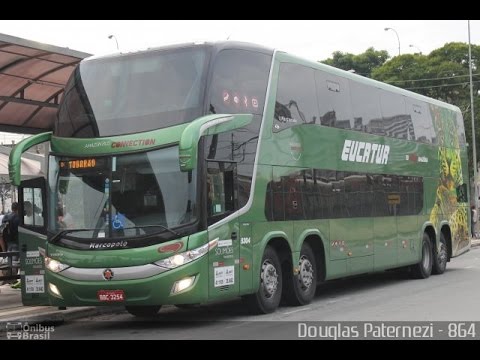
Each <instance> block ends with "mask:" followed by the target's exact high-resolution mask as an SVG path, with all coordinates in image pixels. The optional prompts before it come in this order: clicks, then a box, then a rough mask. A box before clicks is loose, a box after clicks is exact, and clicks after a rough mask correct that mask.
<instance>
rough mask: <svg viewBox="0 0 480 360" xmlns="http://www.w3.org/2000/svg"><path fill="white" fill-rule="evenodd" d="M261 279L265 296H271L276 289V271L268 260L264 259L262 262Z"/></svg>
mask: <svg viewBox="0 0 480 360" xmlns="http://www.w3.org/2000/svg"><path fill="white" fill-rule="evenodd" d="M260 278H261V281H262V287H263V292H264V293H265V296H266V297H267V298H270V297H272V296H273V295H274V294H275V292H276V291H277V286H278V273H277V269H276V268H275V266H274V265H273V264H272V263H271V261H270V260H268V259H267V260H265V261H264V262H263V264H262V272H261V276H260Z"/></svg>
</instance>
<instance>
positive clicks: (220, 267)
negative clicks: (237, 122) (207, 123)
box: [206, 161, 240, 299]
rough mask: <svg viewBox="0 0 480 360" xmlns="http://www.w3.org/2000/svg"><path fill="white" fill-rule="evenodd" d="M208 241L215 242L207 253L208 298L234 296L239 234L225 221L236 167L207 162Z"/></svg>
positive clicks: (234, 205) (231, 202)
mask: <svg viewBox="0 0 480 360" xmlns="http://www.w3.org/2000/svg"><path fill="white" fill-rule="evenodd" d="M206 186H207V189H206V193H207V214H208V225H209V227H208V239H209V241H216V242H217V246H216V247H215V249H213V250H211V251H209V253H208V254H209V260H208V266H209V279H208V282H209V286H208V287H209V298H210V299H213V298H221V297H226V296H232V295H236V294H238V291H239V283H240V280H239V279H240V278H239V255H240V234H239V223H238V219H232V220H231V221H226V220H227V219H226V218H227V217H228V215H230V214H232V213H233V212H234V211H235V210H236V208H237V191H236V188H237V185H236V163H234V162H224V161H207V178H206Z"/></svg>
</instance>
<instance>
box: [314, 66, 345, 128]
mask: <svg viewBox="0 0 480 360" xmlns="http://www.w3.org/2000/svg"><path fill="white" fill-rule="evenodd" d="M315 82H316V85H317V99H318V107H319V111H320V123H321V124H322V125H324V126H331V127H336V128H340V129H351V128H352V127H353V121H352V120H353V116H352V110H351V104H350V92H349V86H348V80H347V79H345V78H342V77H340V76H335V75H332V74H328V73H325V72H323V71H319V70H317V71H315Z"/></svg>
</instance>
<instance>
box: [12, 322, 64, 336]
mask: <svg viewBox="0 0 480 360" xmlns="http://www.w3.org/2000/svg"><path fill="white" fill-rule="evenodd" d="M6 331H7V339H9V340H10V339H12V340H49V339H50V334H51V333H53V332H54V331H55V327H54V326H45V325H42V324H35V325H29V324H28V322H7V324H6Z"/></svg>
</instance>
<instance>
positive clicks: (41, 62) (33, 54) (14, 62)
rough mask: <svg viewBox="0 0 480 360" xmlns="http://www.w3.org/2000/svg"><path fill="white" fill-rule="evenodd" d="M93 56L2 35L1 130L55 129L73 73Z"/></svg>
mask: <svg viewBox="0 0 480 360" xmlns="http://www.w3.org/2000/svg"><path fill="white" fill-rule="evenodd" d="M90 55H91V54H88V53H84V52H80V51H76V50H71V49H69V48H63V47H58V46H54V45H48V44H43V43H39V42H35V41H31V40H26V39H22V38H18V37H14V36H10V35H5V34H0V131H5V132H15V133H21V134H35V133H39V132H43V131H49V130H51V129H52V127H53V123H54V120H55V116H56V113H57V110H58V105H59V102H60V100H61V99H62V96H63V93H64V89H65V85H66V83H67V81H68V78H69V77H70V74H71V73H72V71H73V70H74V69H75V67H76V66H77V65H78V63H79V62H80V61H81V60H82V59H83V58H85V57H88V56H90Z"/></svg>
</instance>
